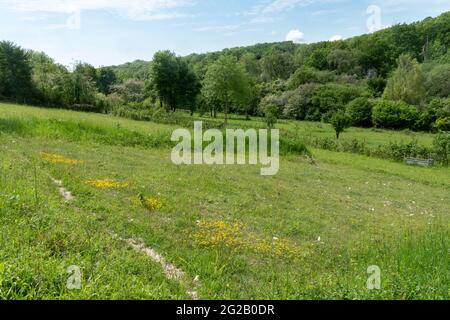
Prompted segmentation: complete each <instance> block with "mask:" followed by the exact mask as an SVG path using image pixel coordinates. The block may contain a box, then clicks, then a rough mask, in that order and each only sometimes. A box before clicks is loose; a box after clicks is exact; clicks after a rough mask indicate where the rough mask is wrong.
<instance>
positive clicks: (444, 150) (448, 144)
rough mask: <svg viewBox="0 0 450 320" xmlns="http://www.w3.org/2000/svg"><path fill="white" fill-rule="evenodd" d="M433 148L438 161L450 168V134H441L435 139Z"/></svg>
mask: <svg viewBox="0 0 450 320" xmlns="http://www.w3.org/2000/svg"><path fill="white" fill-rule="evenodd" d="M433 148H434V149H433V150H434V154H435V158H436V161H438V162H439V163H441V164H442V165H444V166H448V165H449V161H450V132H443V131H441V132H439V134H438V135H437V137H436V138H435V139H434V143H433Z"/></svg>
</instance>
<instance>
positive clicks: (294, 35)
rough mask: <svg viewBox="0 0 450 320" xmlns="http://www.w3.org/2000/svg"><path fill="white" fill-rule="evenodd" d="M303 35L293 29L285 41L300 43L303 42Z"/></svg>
mask: <svg viewBox="0 0 450 320" xmlns="http://www.w3.org/2000/svg"><path fill="white" fill-rule="evenodd" d="M304 37H305V34H304V33H303V32H301V31H300V30H299V29H293V30H291V31H289V32H288V34H287V35H286V41H292V42H294V43H300V42H302V41H303V38H304Z"/></svg>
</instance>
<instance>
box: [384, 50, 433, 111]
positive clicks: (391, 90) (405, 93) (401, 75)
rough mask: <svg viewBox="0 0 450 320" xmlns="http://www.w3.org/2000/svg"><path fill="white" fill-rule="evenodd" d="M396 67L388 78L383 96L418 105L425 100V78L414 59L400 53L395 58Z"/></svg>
mask: <svg viewBox="0 0 450 320" xmlns="http://www.w3.org/2000/svg"><path fill="white" fill-rule="evenodd" d="M397 64H398V68H397V70H395V72H394V73H393V74H392V76H391V78H390V79H389V80H388V83H387V86H386V89H385V91H384V94H383V98H385V99H387V100H394V101H399V100H401V101H403V102H405V103H408V104H413V105H420V104H422V103H423V101H424V100H425V96H426V90H425V85H424V83H425V79H424V76H423V74H422V70H421V69H420V66H419V63H418V62H417V60H416V59H413V58H411V56H409V55H406V54H404V55H401V56H400V57H399V58H398V60H397Z"/></svg>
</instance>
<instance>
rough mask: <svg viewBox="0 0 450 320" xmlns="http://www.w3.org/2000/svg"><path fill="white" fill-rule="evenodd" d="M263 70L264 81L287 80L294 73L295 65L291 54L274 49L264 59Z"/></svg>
mask: <svg viewBox="0 0 450 320" xmlns="http://www.w3.org/2000/svg"><path fill="white" fill-rule="evenodd" d="M261 68H262V77H263V79H266V80H269V81H272V80H277V79H283V80H286V79H288V78H289V77H290V75H291V74H292V73H293V72H294V70H295V65H294V62H293V59H292V54H291V53H290V52H284V51H281V50H277V49H274V50H271V51H270V52H269V53H268V54H267V55H265V56H264V57H263V58H262V60H261Z"/></svg>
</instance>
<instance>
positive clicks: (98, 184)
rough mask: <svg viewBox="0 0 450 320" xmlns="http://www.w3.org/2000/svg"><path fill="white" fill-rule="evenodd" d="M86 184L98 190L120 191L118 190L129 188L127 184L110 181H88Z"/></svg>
mask: <svg viewBox="0 0 450 320" xmlns="http://www.w3.org/2000/svg"><path fill="white" fill-rule="evenodd" d="M86 184H88V185H91V186H93V187H95V188H98V189H120V188H128V187H129V186H130V184H129V183H128V182H118V181H115V180H111V179H105V180H89V181H86Z"/></svg>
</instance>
